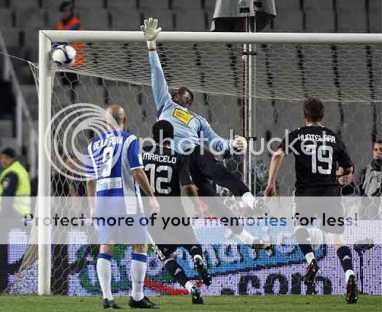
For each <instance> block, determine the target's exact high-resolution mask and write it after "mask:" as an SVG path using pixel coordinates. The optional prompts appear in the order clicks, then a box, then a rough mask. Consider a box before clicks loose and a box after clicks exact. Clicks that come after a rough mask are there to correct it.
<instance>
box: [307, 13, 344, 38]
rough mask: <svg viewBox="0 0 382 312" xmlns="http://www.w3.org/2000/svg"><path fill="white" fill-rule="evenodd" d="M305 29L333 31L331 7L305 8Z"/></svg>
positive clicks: (333, 23) (333, 15)
mask: <svg viewBox="0 0 382 312" xmlns="http://www.w3.org/2000/svg"><path fill="white" fill-rule="evenodd" d="M304 20H305V31H306V32H323V33H331V32H334V31H335V28H336V27H335V14H334V11H333V10H331V9H320V10H316V9H314V8H306V9H305V18H304Z"/></svg>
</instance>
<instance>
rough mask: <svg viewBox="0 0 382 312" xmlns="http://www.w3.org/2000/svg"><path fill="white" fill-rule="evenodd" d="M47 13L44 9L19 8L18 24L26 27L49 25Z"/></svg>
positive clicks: (17, 14)
mask: <svg viewBox="0 0 382 312" xmlns="http://www.w3.org/2000/svg"><path fill="white" fill-rule="evenodd" d="M46 22H47V13H46V11H45V10H43V9H37V8H36V9H22V8H20V9H17V11H16V26H17V27H20V28H24V29H28V28H36V29H41V28H44V27H45V26H46V25H47V23H46Z"/></svg>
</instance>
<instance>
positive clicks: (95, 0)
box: [76, 0, 129, 10]
mask: <svg viewBox="0 0 382 312" xmlns="http://www.w3.org/2000/svg"><path fill="white" fill-rule="evenodd" d="M126 2H129V1H126ZM104 4H105V3H104V0H77V1H76V7H77V8H78V9H94V10H98V9H103V8H104Z"/></svg>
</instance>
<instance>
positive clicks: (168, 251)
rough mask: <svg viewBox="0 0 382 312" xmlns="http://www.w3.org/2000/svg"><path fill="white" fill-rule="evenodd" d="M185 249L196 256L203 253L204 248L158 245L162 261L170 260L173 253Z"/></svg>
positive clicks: (196, 245) (191, 245) (190, 245)
mask: <svg viewBox="0 0 382 312" xmlns="http://www.w3.org/2000/svg"><path fill="white" fill-rule="evenodd" d="M181 247H182V248H184V249H186V250H187V251H188V252H189V254H190V255H191V256H193V255H195V254H200V255H201V253H202V247H201V246H200V245H199V244H183V245H174V244H173V245H167V244H166V245H165V244H159V245H157V248H158V256H159V258H160V260H161V261H165V260H166V259H168V258H170V257H171V255H172V254H173V253H175V252H176V250H177V249H178V248H181Z"/></svg>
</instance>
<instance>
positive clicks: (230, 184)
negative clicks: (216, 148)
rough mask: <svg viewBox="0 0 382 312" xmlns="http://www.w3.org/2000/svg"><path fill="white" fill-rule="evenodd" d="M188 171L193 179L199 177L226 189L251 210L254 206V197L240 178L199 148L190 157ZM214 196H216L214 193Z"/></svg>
mask: <svg viewBox="0 0 382 312" xmlns="http://www.w3.org/2000/svg"><path fill="white" fill-rule="evenodd" d="M190 171H191V175H192V177H193V178H195V179H198V176H201V177H204V178H208V179H210V180H211V181H213V182H214V183H216V184H218V185H220V186H223V187H226V188H227V189H229V190H230V191H231V193H232V194H233V195H234V196H235V197H237V198H240V199H241V200H242V201H243V202H244V203H245V204H247V205H248V206H249V207H250V208H251V209H254V207H255V204H256V200H255V196H253V194H252V193H251V192H250V191H249V188H248V187H247V186H246V185H245V184H244V183H243V181H241V179H240V177H238V176H237V175H235V174H233V173H231V172H230V171H228V170H227V168H226V167H224V166H223V164H221V163H220V162H218V161H217V160H216V159H215V157H214V156H213V155H212V154H211V153H210V152H208V151H207V150H201V147H200V146H198V147H196V148H195V150H194V151H193V152H192V154H191V155H190ZM214 196H216V193H215V195H214Z"/></svg>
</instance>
